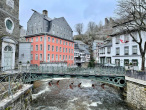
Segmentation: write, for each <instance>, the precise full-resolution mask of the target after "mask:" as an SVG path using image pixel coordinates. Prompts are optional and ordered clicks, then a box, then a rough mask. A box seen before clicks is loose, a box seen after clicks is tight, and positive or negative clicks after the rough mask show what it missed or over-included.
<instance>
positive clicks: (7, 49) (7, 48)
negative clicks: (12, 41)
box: [4, 46, 12, 51]
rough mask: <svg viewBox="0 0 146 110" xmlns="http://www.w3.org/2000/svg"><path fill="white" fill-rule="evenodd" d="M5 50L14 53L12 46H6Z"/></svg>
mask: <svg viewBox="0 0 146 110" xmlns="http://www.w3.org/2000/svg"><path fill="white" fill-rule="evenodd" d="M4 50H5V51H12V47H11V46H6V47H5V49H4Z"/></svg>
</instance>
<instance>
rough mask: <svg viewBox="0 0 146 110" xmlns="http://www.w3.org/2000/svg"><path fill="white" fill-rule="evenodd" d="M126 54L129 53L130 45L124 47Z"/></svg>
mask: <svg viewBox="0 0 146 110" xmlns="http://www.w3.org/2000/svg"><path fill="white" fill-rule="evenodd" d="M124 54H125V55H129V47H128V46H126V47H124Z"/></svg>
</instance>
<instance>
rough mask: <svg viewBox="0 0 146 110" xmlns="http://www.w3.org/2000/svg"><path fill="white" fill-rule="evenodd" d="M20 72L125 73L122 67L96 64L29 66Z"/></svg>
mask: <svg viewBox="0 0 146 110" xmlns="http://www.w3.org/2000/svg"><path fill="white" fill-rule="evenodd" d="M22 72H30V73H56V74H94V75H98V74H115V75H118V74H119V75H121V74H125V68H124V67H110V66H101V65H99V66H96V67H94V68H79V67H63V66H29V67H24V68H23V69H22Z"/></svg>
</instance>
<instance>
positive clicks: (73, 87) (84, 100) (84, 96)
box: [31, 78, 133, 110]
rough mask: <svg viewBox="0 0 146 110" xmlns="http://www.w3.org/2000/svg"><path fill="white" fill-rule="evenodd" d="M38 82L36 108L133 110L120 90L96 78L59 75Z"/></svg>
mask: <svg viewBox="0 0 146 110" xmlns="http://www.w3.org/2000/svg"><path fill="white" fill-rule="evenodd" d="M34 85H35V84H34ZM36 85H37V87H34V89H33V95H32V99H33V101H32V104H31V106H32V110H133V109H132V108H129V107H128V106H127V104H126V103H125V102H124V100H123V99H122V98H121V97H120V95H119V93H118V91H117V90H115V89H114V88H112V87H109V86H107V85H102V83H100V82H97V81H95V80H93V81H92V80H87V79H63V78H62V79H59V78H55V79H46V80H41V81H39V82H37V84H36Z"/></svg>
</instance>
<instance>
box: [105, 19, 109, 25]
mask: <svg viewBox="0 0 146 110" xmlns="http://www.w3.org/2000/svg"><path fill="white" fill-rule="evenodd" d="M108 24H109V21H108V19H107V18H105V25H106V26H107V25H108Z"/></svg>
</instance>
